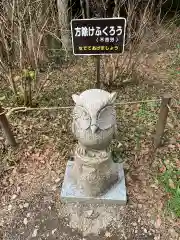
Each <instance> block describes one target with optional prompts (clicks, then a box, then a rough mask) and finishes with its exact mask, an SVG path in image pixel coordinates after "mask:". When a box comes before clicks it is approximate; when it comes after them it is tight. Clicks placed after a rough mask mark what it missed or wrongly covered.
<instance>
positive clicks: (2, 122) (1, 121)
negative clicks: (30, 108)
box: [0, 105, 17, 147]
mask: <svg viewBox="0 0 180 240" xmlns="http://www.w3.org/2000/svg"><path fill="white" fill-rule="evenodd" d="M0 126H1V127H2V129H3V131H4V133H5V136H6V138H7V141H8V143H9V144H10V145H11V146H12V147H16V146H17V143H16V140H15V138H14V136H13V133H12V131H11V128H10V125H9V123H8V120H7V118H6V115H5V113H3V108H2V107H1V105H0Z"/></svg>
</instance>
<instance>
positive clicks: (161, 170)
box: [159, 165, 166, 173]
mask: <svg viewBox="0 0 180 240" xmlns="http://www.w3.org/2000/svg"><path fill="white" fill-rule="evenodd" d="M159 171H160V172H161V173H164V172H165V171H166V167H165V166H164V165H162V167H160V168H159Z"/></svg>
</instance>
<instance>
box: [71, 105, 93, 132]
mask: <svg viewBox="0 0 180 240" xmlns="http://www.w3.org/2000/svg"><path fill="white" fill-rule="evenodd" d="M73 117H74V120H75V123H76V124H77V125H78V127H79V128H81V129H84V130H86V129H88V128H89V126H90V124H91V117H90V115H89V114H88V112H87V111H86V109H84V108H83V107H80V106H77V107H75V108H74V111H73Z"/></svg>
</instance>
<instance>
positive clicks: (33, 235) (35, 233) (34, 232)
mask: <svg viewBox="0 0 180 240" xmlns="http://www.w3.org/2000/svg"><path fill="white" fill-rule="evenodd" d="M37 232H38V229H37V228H35V229H34V231H33V234H32V237H36V236H37Z"/></svg>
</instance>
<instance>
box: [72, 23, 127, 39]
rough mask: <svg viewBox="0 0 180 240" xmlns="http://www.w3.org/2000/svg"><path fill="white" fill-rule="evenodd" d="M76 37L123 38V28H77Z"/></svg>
mask: <svg viewBox="0 0 180 240" xmlns="http://www.w3.org/2000/svg"><path fill="white" fill-rule="evenodd" d="M75 31H76V33H75V37H92V36H103V35H105V36H114V35H116V36H121V34H122V26H110V27H108V26H106V27H105V28H103V29H102V28H101V27H76V28H75Z"/></svg>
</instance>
